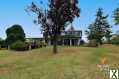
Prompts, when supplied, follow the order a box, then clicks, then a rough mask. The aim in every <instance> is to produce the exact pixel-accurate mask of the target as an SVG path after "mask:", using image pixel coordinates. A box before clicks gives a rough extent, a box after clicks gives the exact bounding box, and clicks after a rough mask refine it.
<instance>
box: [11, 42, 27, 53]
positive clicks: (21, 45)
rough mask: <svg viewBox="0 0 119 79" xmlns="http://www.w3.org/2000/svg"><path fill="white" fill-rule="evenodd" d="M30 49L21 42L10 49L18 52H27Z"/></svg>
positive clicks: (12, 45)
mask: <svg viewBox="0 0 119 79" xmlns="http://www.w3.org/2000/svg"><path fill="white" fill-rule="evenodd" d="M28 48H29V47H28V45H27V44H26V43H24V42H22V41H20V40H18V41H16V42H15V43H13V44H11V45H10V49H11V50H16V51H25V50H28Z"/></svg>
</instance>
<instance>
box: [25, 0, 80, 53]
mask: <svg viewBox="0 0 119 79" xmlns="http://www.w3.org/2000/svg"><path fill="white" fill-rule="evenodd" d="M48 1H49V5H48V9H47V10H43V9H40V8H39V7H38V6H37V5H36V4H35V3H33V2H32V5H31V6H30V7H28V9H27V10H29V11H32V12H34V13H36V14H37V20H35V21H34V22H35V23H38V24H41V28H42V31H43V34H44V36H45V38H46V39H47V38H50V39H51V40H53V52H54V53H57V40H58V39H59V37H60V35H61V32H62V30H64V29H65V27H66V26H67V25H68V24H69V23H72V22H73V20H74V18H75V17H79V13H80V9H79V8H78V5H77V4H78V0H48ZM41 3H42V2H41Z"/></svg>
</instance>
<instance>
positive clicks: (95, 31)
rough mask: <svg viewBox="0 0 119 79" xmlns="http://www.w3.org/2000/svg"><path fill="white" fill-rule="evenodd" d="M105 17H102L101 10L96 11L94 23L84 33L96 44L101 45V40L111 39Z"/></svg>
mask: <svg viewBox="0 0 119 79" xmlns="http://www.w3.org/2000/svg"><path fill="white" fill-rule="evenodd" d="M107 17H108V16H107V15H106V16H104V15H103V11H102V9H101V8H99V9H98V11H97V14H96V19H95V21H94V22H93V23H92V24H90V25H89V28H88V29H89V30H87V31H86V34H87V35H88V39H89V40H93V39H95V40H96V42H97V43H98V44H102V39H103V38H104V37H105V38H106V39H107V40H109V39H110V37H111V29H110V28H111V26H110V25H109V24H108V22H107V20H106V19H107Z"/></svg>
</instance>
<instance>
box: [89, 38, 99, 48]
mask: <svg viewBox="0 0 119 79" xmlns="http://www.w3.org/2000/svg"><path fill="white" fill-rule="evenodd" d="M88 46H89V47H97V46H98V43H97V42H96V40H95V39H94V40H90V41H89V44H88Z"/></svg>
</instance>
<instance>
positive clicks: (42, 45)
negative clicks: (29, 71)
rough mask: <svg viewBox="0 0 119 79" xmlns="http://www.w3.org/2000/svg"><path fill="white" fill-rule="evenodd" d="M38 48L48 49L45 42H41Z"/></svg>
mask: <svg viewBox="0 0 119 79" xmlns="http://www.w3.org/2000/svg"><path fill="white" fill-rule="evenodd" d="M38 47H39V48H41V47H46V43H45V42H44V41H40V42H39V43H38Z"/></svg>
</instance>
